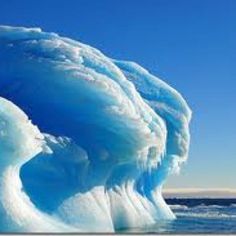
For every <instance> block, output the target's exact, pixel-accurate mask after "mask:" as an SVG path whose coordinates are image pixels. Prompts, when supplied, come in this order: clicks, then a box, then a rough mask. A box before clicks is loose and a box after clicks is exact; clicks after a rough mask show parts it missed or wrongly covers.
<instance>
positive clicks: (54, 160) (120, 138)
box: [0, 26, 191, 232]
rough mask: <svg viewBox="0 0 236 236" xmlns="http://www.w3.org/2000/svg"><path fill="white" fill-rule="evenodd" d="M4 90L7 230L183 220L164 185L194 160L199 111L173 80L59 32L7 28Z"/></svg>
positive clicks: (0, 102)
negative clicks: (193, 131) (193, 126)
mask: <svg viewBox="0 0 236 236" xmlns="http://www.w3.org/2000/svg"><path fill="white" fill-rule="evenodd" d="M0 96H1V98H0V150H1V153H0V154H1V156H0V162H1V163H0V164H1V165H0V166H1V167H0V168H1V172H0V173H1V175H0V176H1V177H0V186H1V194H0V216H1V217H0V230H1V231H11V232H18V231H23V232H36V231H40V232H72V231H76V232H79V231H84V232H92V231H95V232H113V231H116V230H118V229H120V228H128V227H142V226H145V225H149V224H153V223H154V222H157V221H158V220H160V219H174V218H175V216H174V214H173V213H172V211H171V210H170V208H169V207H168V205H167V204H166V203H165V201H164V199H163V197H162V194H161V189H162V186H163V184H164V182H165V180H166V178H167V176H168V175H169V174H172V173H175V172H178V171H179V168H180V166H181V164H182V163H183V162H185V161H186V159H187V156H188V148H189V142H190V134H189V122H190V119H191V111H190V109H189V107H188V105H187V103H186V102H185V100H184V99H183V98H182V96H181V95H180V94H179V93H178V92H177V91H176V90H175V89H173V88H172V87H170V86H169V85H167V84H166V83H165V82H163V81H161V80H160V79H158V78H156V77H155V76H153V75H151V74H150V73H149V72H148V71H147V70H145V69H143V68H142V67H141V66H139V65H137V64H136V63H133V62H126V61H119V60H114V59H110V58H108V57H106V56H105V55H103V54H102V53H101V52H100V51H98V50H97V49H94V48H92V47H90V46H88V45H85V44H82V43H80V42H77V41H74V40H71V39H69V38H65V37H60V36H59V35H57V34H55V33H45V32H42V31H41V30H40V29H38V28H23V27H9V26H1V27H0ZM28 117H29V118H28ZM29 119H30V120H32V123H33V124H35V125H36V126H35V125H33V124H32V123H31V121H30V120H29ZM140 219H142V220H140Z"/></svg>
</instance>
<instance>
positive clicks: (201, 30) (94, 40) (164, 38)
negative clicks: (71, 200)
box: [0, 0, 236, 188]
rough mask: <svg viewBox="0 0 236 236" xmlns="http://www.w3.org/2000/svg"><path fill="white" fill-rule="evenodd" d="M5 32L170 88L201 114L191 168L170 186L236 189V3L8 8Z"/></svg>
mask: <svg viewBox="0 0 236 236" xmlns="http://www.w3.org/2000/svg"><path fill="white" fill-rule="evenodd" d="M0 24H7V25H15V26H16V25H17V26H38V27H41V28H42V29H43V30H45V31H54V32H57V33H59V34H62V35H65V36H69V37H72V38H75V39H78V40H80V41H82V42H84V43H87V44H90V45H92V46H94V47H96V48H98V49H100V50H101V51H103V52H104V53H105V54H107V55H109V56H110V57H113V58H118V59H126V60H133V61H136V62H138V63H140V64H141V65H143V66H144V67H146V68H147V69H149V70H150V71H151V72H153V73H154V74H156V75H158V76H159V77H160V78H162V79H164V80H165V81H167V82H168V83H169V84H171V85H172V86H174V87H175V88H176V89H178V90H179V91H180V92H181V93H182V94H183V95H184V97H185V98H186V99H187V101H188V103H189V105H190V106H191V108H192V110H193V120H192V124H191V133H192V142H191V149H190V156H189V161H188V163H187V164H186V166H185V167H184V168H183V169H182V173H181V175H180V176H179V177H177V178H176V177H175V178H171V179H170V180H169V181H168V184H167V186H168V187H180V188H182V187H192V188H194V187H211V188H213V187H214V188H218V187H219V188H223V187H225V188H236V105H235V103H236V0H178V1H177V0H64V1H60V0H48V1H46V0H41V1H33V0H28V1H25V0H1V3H0Z"/></svg>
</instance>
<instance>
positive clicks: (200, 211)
mask: <svg viewBox="0 0 236 236" xmlns="http://www.w3.org/2000/svg"><path fill="white" fill-rule="evenodd" d="M167 202H168V203H169V205H170V206H171V209H172V210H173V212H174V213H175V215H176V220H169V221H168V220H161V221H159V222H158V223H156V224H154V225H150V226H148V227H146V228H135V229H131V230H129V231H128V232H132V233H134V232H141V233H164V234H168V233H170V234H173V233H176V234H181V233H186V234H187V233H193V234H194V233H210V234H211V233H217V234H218V233H219V234H233V233H236V199H167Z"/></svg>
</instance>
